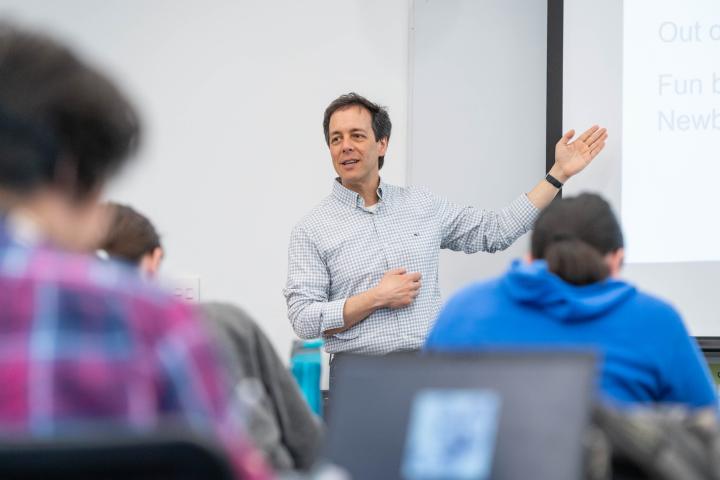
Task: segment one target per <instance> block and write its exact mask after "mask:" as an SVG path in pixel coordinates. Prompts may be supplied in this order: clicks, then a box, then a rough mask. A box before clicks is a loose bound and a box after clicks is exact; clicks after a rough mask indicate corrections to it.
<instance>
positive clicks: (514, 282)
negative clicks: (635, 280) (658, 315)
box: [501, 260, 636, 323]
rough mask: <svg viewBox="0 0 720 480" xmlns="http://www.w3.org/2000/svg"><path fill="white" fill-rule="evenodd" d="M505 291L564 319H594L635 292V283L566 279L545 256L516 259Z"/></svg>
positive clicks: (505, 285)
mask: <svg viewBox="0 0 720 480" xmlns="http://www.w3.org/2000/svg"><path fill="white" fill-rule="evenodd" d="M501 284H502V287H503V289H504V291H505V292H506V293H507V295H508V296H510V297H511V298H512V299H513V300H515V301H516V302H518V303H521V304H524V305H528V306H531V307H533V308H535V309H538V310H541V311H543V312H545V313H547V314H548V315H550V316H551V317H553V318H556V319H557V320H558V321H560V322H563V323H579V322H585V321H589V320H593V319H594V318H597V317H599V316H601V315H603V314H605V313H607V312H609V311H610V310H612V309H614V308H616V307H617V306H618V305H620V304H622V303H624V302H626V301H627V300H629V299H630V298H632V297H633V296H635V294H636V290H635V288H634V287H633V286H631V285H629V284H627V283H625V282H623V281H621V280H617V279H607V280H603V281H601V282H597V283H593V284H591V285H583V286H577V285H572V284H570V283H567V282H566V281H564V280H563V279H561V278H560V277H558V276H557V275H555V274H554V273H552V272H551V271H550V270H548V267H547V263H546V262H545V261H544V260H535V261H534V262H532V263H527V262H523V261H520V260H515V261H514V262H513V263H512V265H511V267H510V270H509V271H508V272H507V273H506V274H505V276H504V277H502V280H501Z"/></svg>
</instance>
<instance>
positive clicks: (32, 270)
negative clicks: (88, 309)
mask: <svg viewBox="0 0 720 480" xmlns="http://www.w3.org/2000/svg"><path fill="white" fill-rule="evenodd" d="M11 254H12V253H11ZM14 254H15V255H18V254H19V255H22V256H24V257H25V258H24V261H25V265H24V268H23V269H22V271H21V272H16V274H18V278H22V279H23V280H24V281H26V282H31V283H34V284H36V285H37V286H39V287H42V286H51V287H52V288H53V289H55V290H56V291H57V292H58V293H59V294H65V295H75V296H77V297H78V298H82V299H83V300H84V301H87V302H89V301H92V300H93V299H97V300H100V301H101V302H102V303H103V304H104V305H106V306H108V308H113V305H114V306H115V308H118V307H119V306H120V305H123V306H124V308H121V309H120V310H122V311H124V312H129V313H132V314H135V313H137V312H142V311H144V310H153V311H157V310H176V311H182V310H185V309H186V306H185V304H184V302H180V301H178V300H177V299H176V298H175V297H173V296H172V295H171V294H170V293H169V292H167V291H165V290H163V289H162V288H161V287H160V286H158V285H156V284H155V283H154V282H150V281H147V280H144V279H143V278H142V277H141V276H140V275H139V274H138V272H137V269H136V268H134V267H133V266H131V265H129V264H125V263H122V262H119V261H115V260H101V259H99V258H97V257H95V256H93V255H89V254H81V253H73V252H65V251H61V250H56V249H52V248H38V249H26V250H25V251H24V252H15V253H14ZM16 266H17V265H16ZM8 274H9V272H8V262H4V265H3V268H2V271H1V273H0V275H3V276H5V277H6V278H7V275H8Z"/></svg>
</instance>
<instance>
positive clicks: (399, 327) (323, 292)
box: [283, 180, 538, 354]
mask: <svg viewBox="0 0 720 480" xmlns="http://www.w3.org/2000/svg"><path fill="white" fill-rule="evenodd" d="M378 196H379V197H380V201H379V202H378V204H377V208H376V209H375V210H374V211H372V210H370V209H368V208H366V207H365V205H364V202H363V199H362V197H361V196H360V195H359V194H357V193H355V192H353V191H351V190H348V189H347V188H345V187H343V186H342V185H341V184H340V182H339V181H337V180H336V181H334V182H333V190H332V194H331V195H329V196H328V197H327V198H325V199H324V200H323V201H322V202H321V203H320V204H319V205H318V206H317V207H315V208H314V209H313V210H312V211H311V212H310V213H309V214H308V215H307V216H306V217H305V218H304V219H303V220H301V221H300V223H298V224H297V225H296V226H295V228H294V229H293V232H292V235H291V237H290V247H289V251H288V278H287V285H286V287H285V289H284V291H283V293H284V295H285V299H286V300H287V305H288V317H289V318H290V322H291V323H292V326H293V329H294V330H295V333H296V334H297V335H298V336H299V337H301V338H316V337H320V336H322V334H323V332H324V331H326V330H330V329H334V328H340V327H343V326H344V321H343V307H344V305H345V300H346V299H347V298H349V297H352V296H353V295H357V294H359V293H362V292H364V291H366V290H369V289H370V288H372V287H374V286H376V285H377V284H378V283H379V282H380V279H381V278H382V276H383V275H384V274H385V272H387V271H388V270H391V269H394V268H400V267H402V268H405V269H407V271H408V272H420V273H421V274H422V287H421V288H420V292H419V295H418V296H417V298H415V301H414V302H413V303H412V304H410V305H409V306H407V307H404V308H400V309H389V308H383V309H380V310H376V311H375V312H374V313H373V314H371V315H370V316H369V317H367V318H366V319H365V320H363V321H362V322H360V323H358V324H357V325H355V326H353V327H352V328H350V329H348V330H346V331H344V332H340V333H336V334H334V335H332V336H330V337H328V338H326V341H325V347H326V350H327V351H328V352H329V353H339V352H354V353H365V354H385V353H389V352H395V351H403V350H415V349H418V348H420V347H421V346H422V344H423V342H424V341H425V337H426V336H427V333H428V331H429V330H430V328H431V327H432V324H433V322H434V321H435V318H436V317H437V314H438V311H439V309H440V286H439V285H438V261H439V252H440V249H441V248H449V249H451V250H456V251H458V250H462V251H464V252H466V253H475V252H478V251H485V252H495V251H498V250H503V249H505V248H507V247H508V246H510V244H512V243H513V241H515V240H516V239H517V238H518V237H520V236H521V235H522V234H523V233H525V232H527V231H528V230H530V228H531V227H532V225H533V222H534V221H535V218H536V217H537V214H538V210H537V208H535V207H534V206H533V204H532V203H531V202H530V200H528V198H527V196H526V195H525V194H523V195H521V196H520V197H519V198H517V199H516V200H515V201H514V202H512V203H511V204H510V205H509V206H508V207H507V208H505V209H503V210H502V211H500V212H491V211H486V210H478V209H475V208H472V207H461V206H459V205H455V204H453V203H450V202H449V201H447V200H446V199H444V198H441V197H438V196H436V195H433V194H432V193H430V192H428V191H427V190H425V189H422V188H417V187H407V188H402V187H398V186H395V185H389V184H386V183H383V182H382V181H381V182H380V186H379V188H378Z"/></svg>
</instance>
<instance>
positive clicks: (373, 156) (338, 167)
mask: <svg viewBox="0 0 720 480" xmlns="http://www.w3.org/2000/svg"><path fill="white" fill-rule="evenodd" d="M329 135H330V155H331V156H332V160H333V167H335V171H336V172H337V174H338V176H339V177H340V179H341V180H342V183H343V185H345V186H348V185H367V184H374V183H377V181H378V179H379V177H380V174H379V172H378V157H380V156H383V155H385V151H386V150H387V139H386V138H385V139H382V140H380V141H377V140H376V139H375V134H374V133H373V129H372V116H371V115H370V112H369V111H368V110H366V109H365V108H363V107H361V106H356V105H351V106H349V107H347V108H343V109H340V110H338V111H336V112H335V113H333V114H332V116H331V117H330V128H329Z"/></svg>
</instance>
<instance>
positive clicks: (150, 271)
mask: <svg viewBox="0 0 720 480" xmlns="http://www.w3.org/2000/svg"><path fill="white" fill-rule="evenodd" d="M163 255H164V253H163V249H162V248H161V247H155V249H154V250H153V251H152V252H150V253H146V254H145V255H143V257H142V258H141V259H140V271H141V272H143V273H144V274H146V275H147V276H149V277H155V276H157V274H158V272H159V271H160V263H161V262H162V259H163Z"/></svg>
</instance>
